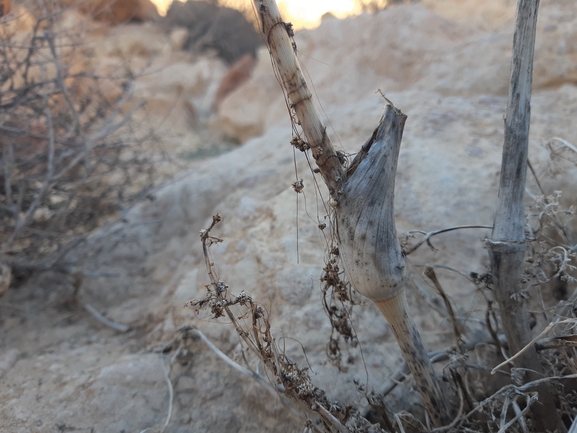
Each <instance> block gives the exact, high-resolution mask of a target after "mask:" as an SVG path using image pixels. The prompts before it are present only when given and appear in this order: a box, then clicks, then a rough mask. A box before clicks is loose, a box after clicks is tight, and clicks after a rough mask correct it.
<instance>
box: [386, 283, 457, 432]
mask: <svg viewBox="0 0 577 433" xmlns="http://www.w3.org/2000/svg"><path fill="white" fill-rule="evenodd" d="M375 304H377V307H379V309H380V310H381V312H382V313H383V315H384V316H385V318H386V319H387V322H389V325H390V326H391V329H392V330H393V333H394V334H395V338H396V339H397V342H398V343H399V347H400V348H401V352H402V353H403V356H404V358H405V360H406V362H407V365H408V366H409V370H410V371H411V373H412V374H413V377H414V378H415V384H416V386H417V389H418V390H419V392H420V393H421V395H422V397H423V401H424V404H425V408H426V409H427V412H428V413H429V415H430V417H431V419H432V421H433V424H434V425H435V427H440V426H442V425H443V424H444V423H446V422H448V418H449V410H448V406H447V402H446V399H445V398H444V396H443V391H442V389H441V386H440V383H439V380H438V379H437V377H436V376H435V373H434V370H433V365H432V364H431V361H430V359H429V355H428V354H427V352H426V351H425V348H424V346H423V343H422V341H421V336H420V335H419V332H418V331H417V328H416V327H415V322H414V321H413V319H412V317H411V316H410V315H409V306H408V304H407V298H406V296H405V291H404V290H403V291H401V292H400V293H399V294H397V295H396V296H394V297H392V298H390V299H387V300H386V301H377V302H375Z"/></svg>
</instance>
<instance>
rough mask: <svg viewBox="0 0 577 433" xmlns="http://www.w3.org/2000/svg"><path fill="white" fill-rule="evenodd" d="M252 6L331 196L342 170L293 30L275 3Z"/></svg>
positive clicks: (267, 0)
mask: <svg viewBox="0 0 577 433" xmlns="http://www.w3.org/2000/svg"><path fill="white" fill-rule="evenodd" d="M254 3H255V5H256V7H257V10H258V11H259V12H260V18H261V24H262V32H263V34H264V35H265V37H266V41H267V44H268V47H269V52H270V55H271V57H272V59H273V62H274V64H275V66H276V70H277V71H278V74H279V77H278V78H279V80H280V84H281V86H282V87H283V90H284V91H285V92H286V96H287V98H288V101H289V103H290V108H291V110H294V112H295V114H296V116H297V118H298V121H299V122H300V125H301V127H302V129H303V132H304V134H305V136H306V138H307V140H308V144H309V146H310V149H311V152H312V154H313V158H314V159H315V161H316V163H317V165H318V167H319V170H320V172H321V175H322V177H323V179H324V181H325V183H326V184H327V186H328V188H329V192H330V193H331V195H333V196H334V195H335V194H336V193H337V191H338V190H339V188H340V184H341V182H342V181H343V180H344V177H345V173H344V169H343V167H342V165H341V163H340V161H339V158H338V157H337V155H336V152H335V149H334V148H333V145H332V143H331V140H330V138H329V136H328V135H327V128H326V127H325V125H324V124H323V122H322V121H321V118H320V116H319V112H318V110H317V109H316V107H315V105H314V104H313V101H312V94H311V92H310V90H309V88H308V86H307V83H306V80H305V78H304V76H303V73H302V71H301V68H300V65H299V61H298V59H297V57H296V55H295V48H294V47H293V44H292V42H291V37H292V36H291V33H292V30H290V28H289V27H288V25H287V24H285V23H284V22H283V20H282V17H281V15H280V11H279V9H278V6H277V4H276V1H275V0H254Z"/></svg>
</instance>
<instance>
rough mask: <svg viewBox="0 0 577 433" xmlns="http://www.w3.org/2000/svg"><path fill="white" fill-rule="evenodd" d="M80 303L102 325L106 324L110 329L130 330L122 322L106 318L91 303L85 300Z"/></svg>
mask: <svg viewBox="0 0 577 433" xmlns="http://www.w3.org/2000/svg"><path fill="white" fill-rule="evenodd" d="M82 304H83V306H84V309H85V310H86V311H88V312H89V313H90V314H91V315H92V317H94V318H95V319H96V320H98V321H99V322H100V323H102V324H103V325H105V326H108V327H109V328H110V329H114V330H115V331H118V332H128V331H130V326H127V325H123V324H122V323H117V322H113V321H112V320H109V319H107V318H106V317H104V316H103V315H102V314H100V312H99V311H98V310H97V309H96V308H94V307H93V306H92V305H90V304H88V303H86V302H83V303H82Z"/></svg>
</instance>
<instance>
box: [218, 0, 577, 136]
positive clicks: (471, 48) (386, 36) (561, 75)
mask: <svg viewBox="0 0 577 433" xmlns="http://www.w3.org/2000/svg"><path fill="white" fill-rule="evenodd" d="M462 3H463V2H461V1H458V0H451V1H449V0H446V1H444V2H441V3H440V5H442V4H444V6H443V7H441V6H439V8H440V9H441V10H442V11H446V10H450V9H451V8H453V9H452V10H453V12H452V13H451V14H445V15H448V16H449V17H451V16H454V15H457V14H459V15H460V16H461V17H467V18H468V17H469V15H468V13H467V12H466V13H463V12H460V9H459V7H460V6H461V5H462ZM464 3H465V6H466V9H465V11H467V10H469V9H471V13H473V12H472V11H473V10H475V11H477V9H480V10H481V9H483V7H484V6H482V5H481V4H484V2H476V3H475V4H476V5H477V6H474V4H473V2H470V1H467V2H464ZM489 3H490V5H491V8H492V10H493V11H494V12H493V14H496V15H499V14H497V12H496V11H498V10H500V11H502V14H503V15H502V17H507V19H497V18H495V19H494V21H493V22H495V23H499V26H496V27H495V28H494V29H492V31H491V32H488V31H486V30H484V29H482V28H478V27H475V26H471V25H469V23H468V21H466V19H465V18H463V19H461V20H459V22H455V21H450V20H449V19H446V18H442V17H441V16H440V15H437V14H436V13H435V12H433V11H432V10H430V9H427V8H426V7H425V6H423V5H401V6H397V7H393V8H390V9H385V10H384V11H382V12H380V13H377V14H374V15H367V14H365V15H361V16H358V17H355V18H352V19H349V20H346V21H344V22H341V21H338V20H332V19H331V20H324V21H323V23H322V24H321V26H320V27H319V28H318V29H315V30H314V37H311V34H312V33H311V32H310V31H303V32H300V33H298V34H297V36H296V38H295V40H296V43H297V47H298V52H299V59H300V61H301V64H302V65H303V69H304V72H305V76H311V77H313V78H314V81H313V83H314V88H311V90H313V91H314V94H315V97H317V98H319V100H320V102H321V103H322V104H323V106H324V107H326V106H329V105H338V104H348V103H350V102H352V101H356V100H358V99H359V98H365V97H367V96H368V95H369V94H371V93H373V92H375V91H377V89H381V90H382V91H383V92H384V93H385V94H387V93H389V92H393V91H399V90H408V89H412V90H417V89H419V90H425V91H432V90H434V91H436V92H439V93H441V94H442V95H443V96H452V95H472V94H477V95H506V94H507V89H508V81H509V70H510V63H511V46H512V42H511V41H512V37H513V36H512V29H513V22H512V20H511V19H509V17H511V18H513V16H514V12H513V15H511V12H510V5H509V3H510V2H508V1H505V0H501V1H499V0H495V1H493V2H489ZM449 5H451V7H449ZM487 7H488V6H487ZM467 8H469V9H467ZM513 8H514V7H513ZM477 12H479V13H480V11H477ZM475 13H476V12H475ZM465 21H466V22H465ZM351 35H354V37H351ZM376 35H377V36H376ZM575 40H577V7H576V4H575V2H573V0H562V1H559V2H544V3H543V5H542V7H541V9H540V11H539V25H538V33H537V40H536V54H535V74H534V81H533V82H534V87H535V88H536V89H544V88H551V87H557V86H560V85H562V84H564V83H575V82H576V81H577V66H576V65H577V48H576V44H575V43H573V42H574V41H575ZM275 86H276V88H278V84H277V83H276V78H275V76H274V73H273V70H272V66H271V62H270V59H269V57H268V55H267V54H266V52H262V51H261V52H259V64H258V65H257V67H256V69H255V72H254V74H253V78H252V79H251V80H250V81H249V82H248V83H247V84H245V85H244V86H242V87H240V88H239V89H238V90H237V91H236V92H235V93H234V94H232V95H231V96H230V97H229V98H228V99H227V100H225V102H224V103H223V104H222V106H221V109H220V110H219V124H220V125H222V127H223V129H225V130H226V131H227V133H228V134H229V135H231V136H233V137H237V138H238V139H239V140H241V141H244V140H246V139H247V138H248V137H249V136H250V135H251V134H252V135H253V136H254V135H259V134H261V133H262V132H263V131H264V130H266V129H267V128H268V127H269V126H271V125H273V124H275V123H277V122H279V121H282V120H283V118H284V119H285V120H284V121H286V119H287V114H286V113H287V108H286V104H285V102H284V100H283V98H282V96H280V92H278V91H277V92H276V93H275V92H274V91H273V89H274V88H275ZM333 89H338V91H334V90H333ZM275 94H276V95H278V96H275ZM263 98H266V100H267V101H268V102H267V106H266V110H265V109H264V107H263V105H262V104H261V102H260V101H262V100H263Z"/></svg>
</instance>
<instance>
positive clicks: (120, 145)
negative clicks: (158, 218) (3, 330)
mask: <svg viewBox="0 0 577 433" xmlns="http://www.w3.org/2000/svg"><path fill="white" fill-rule="evenodd" d="M51 6H52V7H44V6H43V5H42V4H38V3H37V4H36V7H34V8H32V7H30V9H25V8H24V7H19V8H17V9H16V10H14V11H13V13H12V14H10V15H9V16H6V17H4V18H3V19H2V21H1V22H0V34H1V38H2V39H1V42H0V47H1V48H0V56H1V60H0V221H1V227H0V260H2V261H4V262H6V263H8V264H10V266H11V267H12V268H13V270H16V271H17V270H18V269H21V270H22V272H25V273H30V272H31V271H33V270H34V269H35V267H36V266H40V267H41V268H42V267H44V268H46V267H47V266H48V267H50V266H51V265H54V263H57V262H59V261H62V260H63V259H64V258H65V256H66V254H67V253H68V252H69V251H70V250H71V249H72V248H73V247H74V246H75V245H78V244H79V242H80V241H82V240H83V239H85V238H86V236H88V234H89V233H90V232H91V231H92V230H94V229H95V228H97V227H99V226H100V225H101V224H103V223H104V222H105V221H106V220H107V219H109V218H110V217H112V216H114V215H117V214H118V213H119V211H120V210H121V209H126V208H127V207H128V206H129V205H130V204H131V203H134V202H135V201H136V200H138V199H139V198H141V197H144V196H146V195H147V194H148V193H149V191H150V189H151V187H152V186H153V183H154V180H155V175H154V165H155V164H154V163H155V159H158V157H157V156H152V154H151V153H150V152H147V151H146V150H145V149H144V147H143V146H142V145H143V143H144V142H145V141H147V140H151V139H152V138H153V136H152V135H151V134H152V133H151V132H150V131H146V130H145V128H141V127H140V126H139V125H137V124H136V123H135V122H134V121H133V115H134V113H135V112H136V111H138V110H139V109H140V108H141V105H138V104H135V103H133V102H131V101H130V99H129V98H130V95H131V92H132V89H133V87H134V81H135V77H134V74H133V73H132V72H131V71H130V69H129V68H128V67H125V68H122V67H121V68H108V69H104V70H103V71H104V72H103V73H102V74H101V75H99V73H98V72H97V68H96V67H95V66H94V64H95V62H93V60H94V59H93V57H94V55H93V53H92V51H91V48H90V45H88V44H87V43H86V42H85V30H86V27H87V26H85V25H84V23H85V22H86V20H85V18H83V17H82V15H80V14H79V13H77V12H76V11H74V10H62V9H58V8H56V7H53V6H54V5H51ZM47 264H51V265H47Z"/></svg>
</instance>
